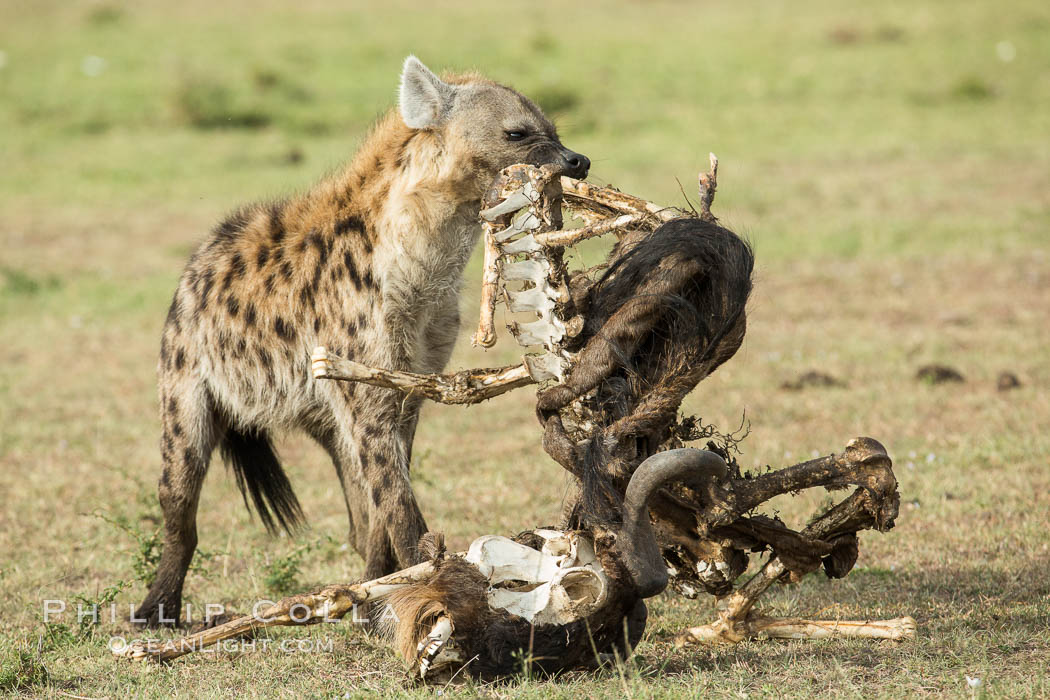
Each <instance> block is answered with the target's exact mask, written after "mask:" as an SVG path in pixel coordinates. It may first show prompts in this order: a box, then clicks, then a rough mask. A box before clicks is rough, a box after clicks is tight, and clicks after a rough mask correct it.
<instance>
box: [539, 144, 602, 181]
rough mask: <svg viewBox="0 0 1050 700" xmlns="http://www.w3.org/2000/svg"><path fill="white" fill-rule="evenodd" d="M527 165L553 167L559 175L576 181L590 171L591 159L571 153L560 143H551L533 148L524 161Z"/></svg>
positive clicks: (580, 154) (574, 152)
mask: <svg viewBox="0 0 1050 700" xmlns="http://www.w3.org/2000/svg"><path fill="white" fill-rule="evenodd" d="M525 162H527V163H528V164H529V165H535V166H541V165H553V166H555V167H557V168H558V174H559V175H568V176H569V177H574V178H576V179H577V180H582V179H583V178H585V177H587V173H588V172H589V171H590V169H591V159H590V158H588V157H587V156H585V155H583V154H582V153H577V152H576V151H571V150H569V149H568V148H566V147H565V146H562V145H561V144H560V143H557V142H551V143H547V144H544V145H542V146H540V147H538V148H533V149H532V150H531V152H530V153H529V157H528V158H527V159H526V161H525Z"/></svg>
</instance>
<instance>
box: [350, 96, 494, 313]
mask: <svg viewBox="0 0 1050 700" xmlns="http://www.w3.org/2000/svg"><path fill="white" fill-rule="evenodd" d="M342 180H343V185H344V186H345V187H347V188H348V189H349V190H351V191H352V192H353V194H352V199H353V200H354V201H355V203H356V204H357V206H358V207H359V209H360V211H361V212H362V215H363V216H362V218H364V219H365V220H366V221H367V222H368V223H369V224H370V226H371V228H372V236H373V244H374V246H375V255H376V263H377V267H378V268H379V269H380V270H383V271H384V273H383V276H384V278H388V279H386V280H385V282H386V283H390V284H386V283H384V288H385V291H389V290H390V289H391V288H393V289H402V291H403V293H405V294H417V295H418V294H424V293H426V294H427V295H430V294H435V293H437V292H439V291H440V288H452V287H455V288H457V289H458V284H459V279H460V276H461V275H462V271H463V267H464V265H465V264H466V262H467V260H468V259H469V258H470V254H471V251H472V250H473V249H474V247H475V244H476V243H477V240H478V237H479V235H480V232H481V228H480V226H479V224H478V223H477V218H478V210H479V208H480V206H481V195H482V194H483V191H484V187H485V186H487V185H488V183H487V182H485V181H484V180H485V178H484V176H483V175H479V174H478V172H477V167H476V165H475V163H474V162H473V161H471V159H469V158H465V157H463V156H462V155H461V154H459V153H457V152H456V149H455V148H453V147H450V146H449V145H448V144H446V143H445V142H444V141H443V140H442V138H441V137H440V135H438V134H436V133H432V132H427V131H419V130H414V129H409V128H408V127H407V126H405V124H404V122H402V120H401V118H400V117H399V116H398V114H397V113H396V112H392V113H390V114H388V115H387V116H386V117H385V118H383V119H382V120H381V121H380V122H379V123H378V124H377V126H376V128H375V130H374V131H373V132H372V134H371V135H370V137H369V138H368V139H367V140H366V141H365V143H364V144H363V145H362V146H361V149H360V150H359V151H358V153H357V155H356V156H355V157H354V159H353V161H352V162H351V163H350V166H349V167H348V169H347V171H346V174H345V175H344V176H343V178H342ZM386 272H389V273H390V275H389V276H388V275H387V274H386Z"/></svg>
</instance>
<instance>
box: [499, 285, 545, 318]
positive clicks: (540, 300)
mask: <svg viewBox="0 0 1050 700" xmlns="http://www.w3.org/2000/svg"><path fill="white" fill-rule="evenodd" d="M544 286H546V285H544ZM506 296H507V309H509V310H510V311H511V312H512V313H520V312H522V311H535V312H536V313H538V314H540V316H541V317H548V316H550V313H551V311H553V310H554V300H553V299H551V298H550V297H549V296H547V293H546V290H545V289H543V288H542V287H534V288H533V289H524V290H522V291H520V292H511V291H507V292H506Z"/></svg>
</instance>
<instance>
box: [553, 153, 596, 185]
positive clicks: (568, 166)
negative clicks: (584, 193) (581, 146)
mask: <svg viewBox="0 0 1050 700" xmlns="http://www.w3.org/2000/svg"><path fill="white" fill-rule="evenodd" d="M558 155H560V156H561V159H562V162H563V163H564V166H565V172H564V173H563V174H564V175H568V176H569V177H574V178H576V179H577V180H582V179H583V178H585V177H587V173H588V172H590V169H591V159H590V158H588V157H587V156H585V155H583V154H582V153H577V152H576V151H570V150H569V149H568V148H565V147H562V149H561V151H560V153H559V154H558Z"/></svg>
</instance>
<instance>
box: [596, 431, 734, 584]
mask: <svg viewBox="0 0 1050 700" xmlns="http://www.w3.org/2000/svg"><path fill="white" fill-rule="evenodd" d="M726 473H727V467H726V463H725V461H724V460H723V459H722V458H721V457H719V456H718V455H717V454H715V453H714V452H709V451H708V450H697V449H693V448H689V447H684V448H681V449H677V450H667V451H666V452H660V453H658V454H655V455H653V456H651V457H649V458H648V459H646V460H645V461H644V462H642V463H641V464H640V465H638V468H637V469H636V470H635V472H634V474H633V475H632V476H631V481H630V483H628V484H627V493H626V494H625V495H624V499H623V527H622V528H621V529H620V532H619V533H617V536H616V544H615V545H614V546H613V548H612V551H613V553H614V554H615V556H617V557H618V558H619V559H620V561H621V562H622V563H623V565H624V566H625V567H626V568H627V572H628V573H629V574H630V576H631V580H632V583H633V584H634V587H635V590H636V591H637V593H638V595H639V596H640V597H642V598H650V597H652V596H654V595H656V594H657V593H660V592H661V591H663V590H664V589H665V588H667V566H666V565H665V564H664V558H663V555H662V554H661V553H660V545H659V544H658V543H657V541H656V535H655V533H653V528H652V525H650V524H649V507H648V506H649V498H650V497H651V496H652V495H653V494H654V493H655V492H656V490H657V489H659V488H660V487H662V486H665V485H667V484H669V483H672V482H675V481H689V482H692V483H696V482H697V481H700V482H705V481H711V480H714V479H721V478H723V477H725V475H726Z"/></svg>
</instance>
